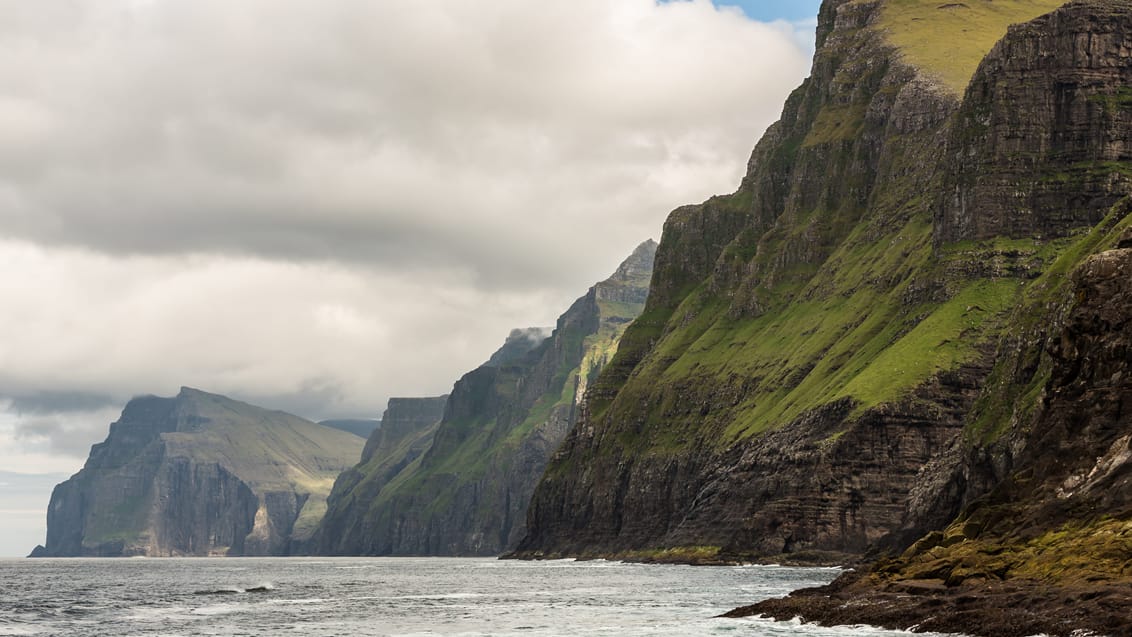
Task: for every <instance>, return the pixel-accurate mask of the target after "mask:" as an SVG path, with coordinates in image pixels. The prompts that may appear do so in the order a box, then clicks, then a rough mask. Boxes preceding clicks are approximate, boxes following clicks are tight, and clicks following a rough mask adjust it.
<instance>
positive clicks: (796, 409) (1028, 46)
mask: <svg viewBox="0 0 1132 637" xmlns="http://www.w3.org/2000/svg"><path fill="white" fill-rule="evenodd" d="M925 6H926V5H925ZM928 9H933V10H934V8H930V7H929V8H928ZM925 10H927V9H925ZM888 11H889V7H888V5H887V4H886V3H884V2H853V3H843V2H826V3H825V4H824V5H823V8H822V11H821V15H820V17H819V27H818V41H819V48H818V51H817V54H816V56H815V61H814V68H813V72H812V75H811V77H810V78H809V79H808V80H806V82H805V83H804V84H803V85H802V87H801V88H799V89H798V90H797V91H795V93H794V94H793V95H792V96H791V97H790V99H789V100H788V101H787V103H786V106H785V108H784V111H783V116H782V119H781V120H780V121H779V122H778V123H777V124H775V125H774V126H772V127H771V128H770V129H769V130H768V132H767V134H766V135H765V136H764V138H763V139H762V140H761V141H760V142H759V144H758V145H757V146H756V148H755V151H754V153H753V154H752V159H751V162H750V164H749V170H748V174H747V176H746V177H745V178H744V180H743V183H742V184H741V186H740V188H739V190H738V191H737V192H736V193H734V194H732V195H728V196H723V197H715V198H713V199H711V200H709V201H707V202H705V203H704V204H701V205H699V206H688V207H685V208H681V209H678V210H677V211H675V212H674V213H673V214H672V216H671V217H670V218H669V220H668V222H667V223H666V225H665V233H664V236H663V237H662V241H661V246H660V248H659V250H658V254H657V269H656V275H655V277H654V280H653V285H652V289H651V292H650V297H649V298H650V301H649V304H648V306H647V308H646V310H645V312H644V314H643V315H642V317H641V319H640V320H638V321H637V322H636V323H635V324H634V325H633V326H632V327H631V328H630V329H629V330H628V331H627V333H626V335H625V337H624V339H623V341H622V347H621V350H620V351H619V353H618V356H617V358H616V359H615V360H614V361H613V362H612V363H611V365H610V366H609V367H608V369H607V370H606V372H605V373H604V374H602V376H601V378H600V379H599V380H598V382H597V383H596V384H595V387H594V390H593V391H592V392H591V394H590V396H589V399H588V400H587V402H586V404H585V405H583V407H582V417H581V420H580V422H579V424H578V426H577V427H576V428H575V429H574V430H573V431H572V432H571V434H570V435H569V436H568V438H567V440H566V441H565V443H564V444H563V446H562V448H561V450H560V451H559V452H558V453H557V454H556V456H555V458H554V459H553V461H552V462H551V464H550V466H549V467H548V471H547V473H546V476H545V477H544V479H543V481H542V482H541V483H540V485H539V488H538V490H537V491H536V493H535V496H534V498H533V500H532V503H531V508H530V517H529V519H528V528H529V533H528V535H527V537H526V538H525V539H524V540H523V541H522V543H521V544H520V547H519V548H520V550H519V552H518V554H519V555H525V556H553V555H575V554H610V553H615V554H616V553H630V554H633V553H635V554H637V555H642V556H648V555H649V554H650V553H651V552H652V551H654V550H657V549H671V548H679V547H698V548H697V549H696V551H697V554H698V555H702V554H703V553H704V547H708V550H709V552H710V551H711V550H714V551H715V552H716V554H717V555H719V556H722V557H753V556H769V555H778V554H782V553H788V554H790V557H792V558H794V559H802V558H806V557H810V558H815V557H816V558H823V557H825V558H828V557H830V555H829V554H830V553H845V552H849V553H860V552H862V551H864V550H865V549H866V548H867V547H869V546H871V545H873V544H874V543H876V542H878V541H882V540H884V541H887V542H889V543H890V544H893V545H899V544H901V543H906V542H908V541H911V540H912V539H915V537H917V536H918V534H919V533H921V532H923V531H924V530H925V529H929V528H939V527H940V526H941V525H944V524H947V523H948V522H949V521H950V520H951V519H952V518H953V517H954V516H955V515H956V514H957V513H958V511H959V509H960V508H961V507H962V506H963V504H964V503H966V502H968V501H969V500H970V499H972V498H974V497H977V495H978V494H979V493H981V492H985V489H986V488H989V487H990V486H992V485H993V484H995V482H996V480H998V479H1000V478H1001V476H1002V473H1001V472H1002V471H1004V470H1006V467H1004V466H997V467H995V466H992V467H981V468H974V467H972V465H969V464H965V461H964V459H965V458H967V457H968V456H969V455H970V454H982V455H983V457H998V456H999V454H998V453H997V452H994V451H988V450H985V449H982V450H970V449H965V448H964V447H963V446H962V445H961V436H960V434H961V432H963V430H964V428H965V427H967V426H968V425H969V424H970V423H971V422H972V420H974V419H976V418H977V417H978V416H977V414H976V412H974V411H972V410H973V409H975V408H976V401H977V398H978V397H979V393H980V390H981V389H982V388H983V386H984V384H985V383H987V382H988V378H990V377H991V376H992V374H1000V373H1001V372H1000V371H996V370H998V368H999V365H998V363H999V362H1000V361H1001V359H1002V356H1003V353H1002V350H1001V346H999V340H1000V338H1001V337H1002V336H1003V335H1004V334H1005V335H1006V336H1010V335H1011V332H1012V330H1013V329H1014V328H1013V327H1012V326H1011V322H1012V321H1013V320H1015V319H1014V316H1015V314H1014V308H1015V307H1017V304H1019V303H1021V302H1023V301H1024V300H1025V299H1026V298H1028V296H1027V295H1029V294H1031V293H1032V292H1031V291H1032V290H1034V289H1036V288H1035V287H1034V285H1033V282H1034V280H1035V278H1036V277H1038V276H1040V275H1041V274H1042V273H1043V272H1045V271H1047V270H1048V269H1049V268H1052V267H1055V261H1056V259H1057V257H1058V255H1061V254H1063V253H1065V251H1067V250H1071V249H1072V246H1073V245H1074V243H1073V239H1072V237H1074V236H1076V235H1079V234H1080V233H1081V232H1082V231H1084V230H1086V229H1088V228H1089V227H1090V226H1092V224H1095V223H1096V222H1097V221H1099V220H1100V219H1101V218H1102V217H1104V216H1105V215H1106V214H1107V213H1108V210H1109V208H1110V207H1111V205H1112V204H1113V203H1115V202H1116V201H1117V200H1118V199H1120V198H1121V197H1122V196H1124V195H1126V194H1127V193H1128V192H1129V188H1128V186H1129V182H1128V180H1127V178H1126V177H1127V166H1128V164H1127V159H1128V158H1127V154H1126V153H1127V150H1126V148H1127V146H1126V141H1125V140H1126V138H1127V135H1128V131H1129V130H1130V129H1129V127H1128V126H1127V123H1126V118H1127V110H1126V98H1127V96H1126V93H1127V86H1128V76H1127V69H1128V60H1129V56H1128V54H1127V53H1128V46H1127V39H1126V38H1125V36H1124V35H1123V34H1124V33H1125V28H1124V27H1123V26H1121V20H1119V19H1118V20H1112V19H1109V17H1111V16H1112V15H1120V14H1122V12H1124V7H1123V4H1121V5H1120V6H1119V7H1116V6H1114V5H1107V4H1104V3H1091V4H1090V3H1071V5H1070V7H1069V8H1067V9H1066V10H1065V11H1063V12H1061V13H1058V14H1056V15H1054V16H1050V17H1046V18H1041V19H1039V20H1037V21H1036V22H1035V23H1033V24H1032V25H1029V26H1026V27H1019V28H1015V29H1013V30H1012V31H1011V32H1010V37H1008V38H1007V40H1006V41H1004V42H1003V43H1001V44H999V45H998V46H997V47H996V48H995V49H994V51H992V52H991V54H990V56H989V57H988V58H987V60H986V61H984V63H983V65H982V66H981V67H980V70H979V71H978V73H977V74H976V76H975V79H974V81H973V82H972V85H971V88H970V90H969V91H968V92H967V93H966V95H965V96H964V97H963V99H962V100H959V99H958V98H957V97H956V96H955V95H954V94H953V93H951V92H949V91H948V90H947V89H946V87H943V86H941V85H939V84H938V83H936V82H935V81H933V80H932V79H931V78H930V77H926V76H924V75H923V74H921V73H920V71H919V69H917V68H913V67H911V66H909V65H908V64H907V63H906V62H905V59H904V56H903V55H902V52H901V51H898V50H896V49H894V48H893V47H892V46H891V45H889V44H887V40H886V36H885V34H884V33H885V32H884V30H885V29H887V28H890V24H889V23H888V22H886V21H887V20H890V18H891V16H890V14H889V13H888ZM1106 16H1109V17H1106ZM1004 30H1005V27H1004ZM1122 109H1124V110H1122ZM956 210H960V211H959V212H957V211H956ZM962 210H965V212H963V211H962ZM996 351H997V353H996ZM999 464H1000V465H1001V463H999ZM960 466H962V467H965V468H957V467H960ZM980 489H983V491H980ZM711 547H714V549H712V548H711ZM668 554H671V552H669V553H668Z"/></svg>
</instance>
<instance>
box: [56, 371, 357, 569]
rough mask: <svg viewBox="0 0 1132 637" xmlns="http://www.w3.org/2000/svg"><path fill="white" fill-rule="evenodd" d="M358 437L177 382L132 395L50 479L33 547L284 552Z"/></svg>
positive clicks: (303, 531)
mask: <svg viewBox="0 0 1132 637" xmlns="http://www.w3.org/2000/svg"><path fill="white" fill-rule="evenodd" d="M361 447H362V439H361V438H358V437H357V436H354V435H353V434H349V433H346V432H343V431H339V430H336V429H331V428H327V427H322V426H320V425H316V424H314V423H311V422H308V421H305V420H303V419H301V418H297V417H295V416H292V415H290V414H285V413H282V412H273V411H268V410H265V409H260V408H258V407H253V406H252V405H248V404H245V403H241V402H237V401H234V400H230V399H228V398H225V397H223V396H217V395H214V394H207V393H205V392H201V391H198V390H195V389H189V388H183V389H182V390H181V393H180V394H179V395H178V396H176V397H175V398H158V397H154V396H148V397H142V398H136V399H134V400H132V401H130V403H129V404H128V405H126V408H125V409H124V410H123V411H122V416H121V418H120V419H119V420H118V421H117V422H115V423H113V424H112V425H111V426H110V435H109V436H108V437H107V439H106V441H105V442H102V443H99V444H96V445H94V446H93V447H92V448H91V454H90V457H89V458H88V460H87V462H86V465H85V466H84V467H83V469H82V470H81V471H80V472H79V473H77V474H75V475H74V476H73V477H72V478H71V479H70V480H67V481H66V482H64V483H62V484H60V485H58V486H57V487H56V488H55V491H54V493H53V494H52V496H51V503H50V505H49V507H48V513H47V545H46V547H41V548H40V549H37V551H36V555H47V556H125V555H148V556H170V555H286V554H289V553H292V552H296V551H301V550H302V548H301V547H302V546H303V544H304V543H305V542H306V541H307V540H308V539H309V537H310V535H311V534H312V533H313V531H314V528H315V525H317V523H318V520H319V518H321V516H322V512H323V511H324V510H325V501H326V495H327V494H328V493H329V491H330V485H331V484H332V481H333V479H334V477H335V476H336V475H337V474H338V472H340V471H342V470H343V469H345V468H346V467H348V466H350V464H351V463H352V462H353V461H354V458H355V457H356V456H357V454H358V453H359V452H360V450H361Z"/></svg>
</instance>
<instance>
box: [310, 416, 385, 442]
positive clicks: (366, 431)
mask: <svg viewBox="0 0 1132 637" xmlns="http://www.w3.org/2000/svg"><path fill="white" fill-rule="evenodd" d="M318 424H320V425H322V426H323V427H331V428H333V429H341V430H342V431H348V432H350V433H352V434H354V435H355V436H358V437H359V438H369V436H370V434H372V433H373V432H374V430H375V429H377V428H378V427H380V426H381V421H380V420H373V419H372V418H336V419H333V420H320V421H319V422H318Z"/></svg>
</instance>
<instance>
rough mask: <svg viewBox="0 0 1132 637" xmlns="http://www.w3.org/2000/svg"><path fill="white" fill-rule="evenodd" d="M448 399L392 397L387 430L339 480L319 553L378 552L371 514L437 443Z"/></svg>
mask: <svg viewBox="0 0 1132 637" xmlns="http://www.w3.org/2000/svg"><path fill="white" fill-rule="evenodd" d="M447 402H448V396H447V395H444V396H436V397H433V398H390V399H389V404H388V407H387V408H386V409H385V413H384V414H383V415H382V417H381V428H380V429H378V430H376V431H374V432H373V434H371V435H370V437H369V439H368V440H367V441H366V446H365V449H364V450H363V451H362V458H361V461H360V462H359V463H358V464H357V465H355V466H353V467H351V468H350V469H347V470H346V471H344V472H343V473H342V475H340V476H338V479H337V480H335V481H334V488H333V489H332V490H331V492H330V497H329V498H328V499H327V510H326V515H325V516H323V519H322V522H321V524H320V526H319V530H318V532H317V533H316V534H315V541H314V548H313V552H315V553H318V554H321V555H367V554H374V553H376V551H377V548H376V545H375V544H374V542H375V538H374V537H373V536H372V535H371V534H370V533H369V532H368V524H367V523H366V521H365V516H366V515H367V514H368V512H369V507H370V503H371V502H373V501H374V499H376V498H377V496H378V495H379V494H380V493H381V490H382V489H383V488H385V485H386V484H388V483H389V481H390V480H392V479H394V478H395V477H397V475H398V474H399V473H401V472H402V471H404V470H405V468H406V467H408V466H409V465H410V464H412V463H413V462H414V461H416V460H417V459H418V458H419V457H420V455H421V454H423V453H424V452H425V450H427V449H428V448H429V446H430V445H431V444H432V439H433V437H434V436H435V435H436V428H437V427H438V426H439V425H440V420H441V418H443V417H444V405H445V404H446V403H447Z"/></svg>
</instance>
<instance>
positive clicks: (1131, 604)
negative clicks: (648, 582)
mask: <svg viewBox="0 0 1132 637" xmlns="http://www.w3.org/2000/svg"><path fill="white" fill-rule="evenodd" d="M1130 609H1132V578H1127V579H1124V580H1120V581H1105V582H1082V583H1079V584H1073V585H1065V586H1050V585H1049V584H1046V583H1043V582H1038V581H1034V580H1025V579H1017V578H1015V579H1009V580H1005V581H987V580H968V581H965V582H963V583H962V584H959V585H958V586H947V584H946V582H945V581H944V580H940V579H928V580H905V581H900V582H890V583H884V584H879V585H878V583H877V582H876V581H874V580H873V578H872V576H871V575H869V574H868V573H866V572H859V571H850V572H848V573H846V574H844V575H842V576H841V577H840V578H838V579H837V580H835V581H834V582H833V583H832V584H829V585H828V586H823V587H819V588H811V589H803V590H799V591H795V592H794V593H792V594H791V595H790V596H788V597H783V598H779V599H771V600H766V601H764V602H760V603H758V604H754V605H751V606H744V607H741V608H737V609H735V610H733V611H731V612H729V613H727V614H725V615H724V617H751V616H757V615H762V616H765V617H772V618H774V619H777V620H789V619H793V618H796V617H797V618H801V619H802V620H803V621H805V622H816V623H819V624H823V625H851V624H871V625H874V626H881V627H884V628H891V629H896V630H911V631H913V632H943V633H963V634H967V635H973V636H975V637H1026V636H1028V635H1038V634H1044V635H1049V636H1050V637H1062V636H1064V637H1069V636H1071V635H1085V634H1090V633H1091V634H1097V635H1110V636H1112V637H1127V636H1129V635H1132V626H1129V625H1128V613H1129V611H1130ZM1086 631H1087V632H1086Z"/></svg>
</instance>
